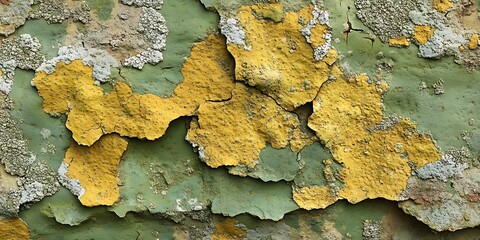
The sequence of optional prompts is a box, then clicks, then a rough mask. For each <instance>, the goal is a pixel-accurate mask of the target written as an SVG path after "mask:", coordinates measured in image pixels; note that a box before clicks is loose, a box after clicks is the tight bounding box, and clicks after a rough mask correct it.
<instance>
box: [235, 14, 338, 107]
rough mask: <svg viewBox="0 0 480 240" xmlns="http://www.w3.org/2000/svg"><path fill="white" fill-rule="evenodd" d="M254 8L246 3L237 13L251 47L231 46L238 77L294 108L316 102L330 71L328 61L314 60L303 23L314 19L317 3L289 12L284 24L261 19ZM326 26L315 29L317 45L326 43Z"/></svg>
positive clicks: (282, 104)
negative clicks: (324, 35) (314, 5)
mask: <svg viewBox="0 0 480 240" xmlns="http://www.w3.org/2000/svg"><path fill="white" fill-rule="evenodd" d="M252 8H254V7H249V6H243V7H242V8H240V10H239V12H238V15H237V17H238V19H239V22H240V25H241V26H242V28H243V29H244V31H245V35H246V42H248V44H249V45H251V47H252V48H251V50H250V51H249V50H246V49H244V47H240V46H237V45H236V44H229V45H228V50H229V51H230V52H231V53H232V55H233V56H234V58H235V62H236V69H235V76H236V78H237V80H240V81H245V82H246V83H247V84H248V85H250V86H254V87H256V88H258V89H260V90H261V91H262V92H264V93H266V94H267V95H269V96H271V97H272V98H274V99H275V101H276V102H277V103H278V104H280V105H281V106H282V107H283V108H285V109H287V110H290V111H291V110H293V109H295V108H297V107H298V106H301V105H303V104H305V103H307V102H310V101H312V100H313V99H314V98H315V96H316V94H317V92H318V89H319V88H320V86H321V85H322V83H323V82H325V81H326V80H327V78H328V72H329V67H328V64H326V63H325V61H324V60H322V61H316V60H315V59H314V51H313V48H312V45H310V44H308V43H307V42H306V40H305V37H304V36H303V35H302V34H301V32H300V30H301V29H302V28H304V27H305V26H304V25H302V24H300V23H299V22H302V20H303V22H308V20H310V19H311V18H312V10H313V5H310V6H309V7H306V8H303V9H302V10H300V11H299V12H286V13H285V15H284V20H283V21H282V22H280V23H274V22H272V21H268V20H263V19H258V18H257V17H256V16H255V14H254V13H253V9H252ZM305 24H306V23H305ZM325 29H326V26H321V25H319V26H316V27H315V28H314V29H313V30H312V31H313V33H314V34H312V36H311V38H312V39H313V40H314V42H315V44H321V43H323V42H324V39H322V36H323V33H324V31H325ZM315 44H314V45H315Z"/></svg>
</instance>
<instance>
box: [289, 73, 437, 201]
mask: <svg viewBox="0 0 480 240" xmlns="http://www.w3.org/2000/svg"><path fill="white" fill-rule="evenodd" d="M334 69H336V70H335V71H332V73H333V75H334V76H333V77H334V78H335V79H336V80H335V81H333V82H330V83H326V84H324V85H323V86H322V88H321V90H320V92H319V94H318V97H317V98H316V99H315V101H314V106H313V107H314V113H313V114H312V115H311V116H310V119H309V126H310V127H311V128H312V129H313V130H314V131H315V132H316V133H317V135H318V137H319V138H320V139H321V140H323V141H325V143H326V146H327V147H328V148H329V149H330V150H331V152H332V155H333V157H334V158H335V160H337V161H338V162H339V163H341V164H342V165H343V166H344V167H343V168H342V169H341V170H340V175H341V178H342V181H343V183H344V184H343V187H342V188H341V189H340V190H339V191H338V195H337V193H336V192H334V194H333V195H329V196H325V195H328V193H329V192H332V191H329V189H328V187H321V188H315V187H311V188H302V189H300V190H298V191H296V192H294V196H295V200H296V202H297V204H299V206H300V207H302V208H306V209H312V208H325V207H326V206H328V205H329V204H332V203H333V202H335V200H336V199H347V200H348V201H349V202H351V203H357V202H360V201H362V200H364V199H372V198H385V199H388V200H399V195H400V194H401V193H402V191H403V190H404V189H405V187H406V185H407V179H408V178H409V176H410V175H411V171H412V169H411V167H410V165H409V164H410V163H411V164H413V165H415V166H416V167H422V166H424V165H425V164H427V163H431V162H434V161H436V160H438V159H440V153H439V152H438V149H437V148H436V146H435V145H434V143H433V140H432V139H431V138H430V136H428V135H424V134H419V133H417V132H415V124H414V123H412V122H411V121H410V120H408V119H398V121H396V122H393V123H392V124H390V125H387V126H385V127H379V125H378V124H380V123H382V118H383V115H382V103H381V97H382V94H383V92H385V91H386V90H387V88H388V86H387V85H386V83H385V82H380V83H378V84H370V83H368V78H367V76H366V75H364V74H361V75H357V76H354V77H350V78H345V77H344V76H343V75H342V74H341V71H340V70H339V69H338V68H337V67H336V66H335V67H334ZM316 196H318V197H316Z"/></svg>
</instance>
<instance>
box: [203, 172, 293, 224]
mask: <svg viewBox="0 0 480 240" xmlns="http://www.w3.org/2000/svg"><path fill="white" fill-rule="evenodd" d="M204 181H205V185H206V186H210V187H211V191H212V194H213V196H212V212H213V213H221V214H223V215H226V216H235V215H238V214H241V213H249V214H252V215H255V216H258V217H259V218H260V219H272V220H279V219H281V218H282V217H283V215H284V214H285V213H288V212H291V211H293V210H296V209H298V206H297V204H296V203H295V202H294V201H293V196H292V189H291V186H290V185H289V184H287V183H286V182H283V181H280V182H276V183H272V182H269V183H265V182H262V181H261V180H258V179H253V178H243V177H238V176H232V175H230V174H228V173H227V172H226V170H225V171H224V169H216V170H215V171H211V173H210V174H209V177H208V178H204Z"/></svg>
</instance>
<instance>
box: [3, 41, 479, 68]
mask: <svg viewBox="0 0 480 240" xmlns="http://www.w3.org/2000/svg"><path fill="white" fill-rule="evenodd" d="M478 38H479V36H478V34H476V33H475V34H473V35H472V37H471V38H470V41H469V43H468V48H470V49H471V50H475V49H477V48H478ZM0 76H1V75H0Z"/></svg>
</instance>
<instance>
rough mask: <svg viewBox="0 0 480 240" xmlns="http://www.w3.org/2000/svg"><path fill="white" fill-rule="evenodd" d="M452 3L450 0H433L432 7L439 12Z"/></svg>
mask: <svg viewBox="0 0 480 240" xmlns="http://www.w3.org/2000/svg"><path fill="white" fill-rule="evenodd" d="M452 5H453V3H452V2H451V1H450V0H433V8H435V9H436V10H437V11H439V12H442V13H443V12H446V11H447V9H449V8H450V7H451V6H452Z"/></svg>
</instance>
